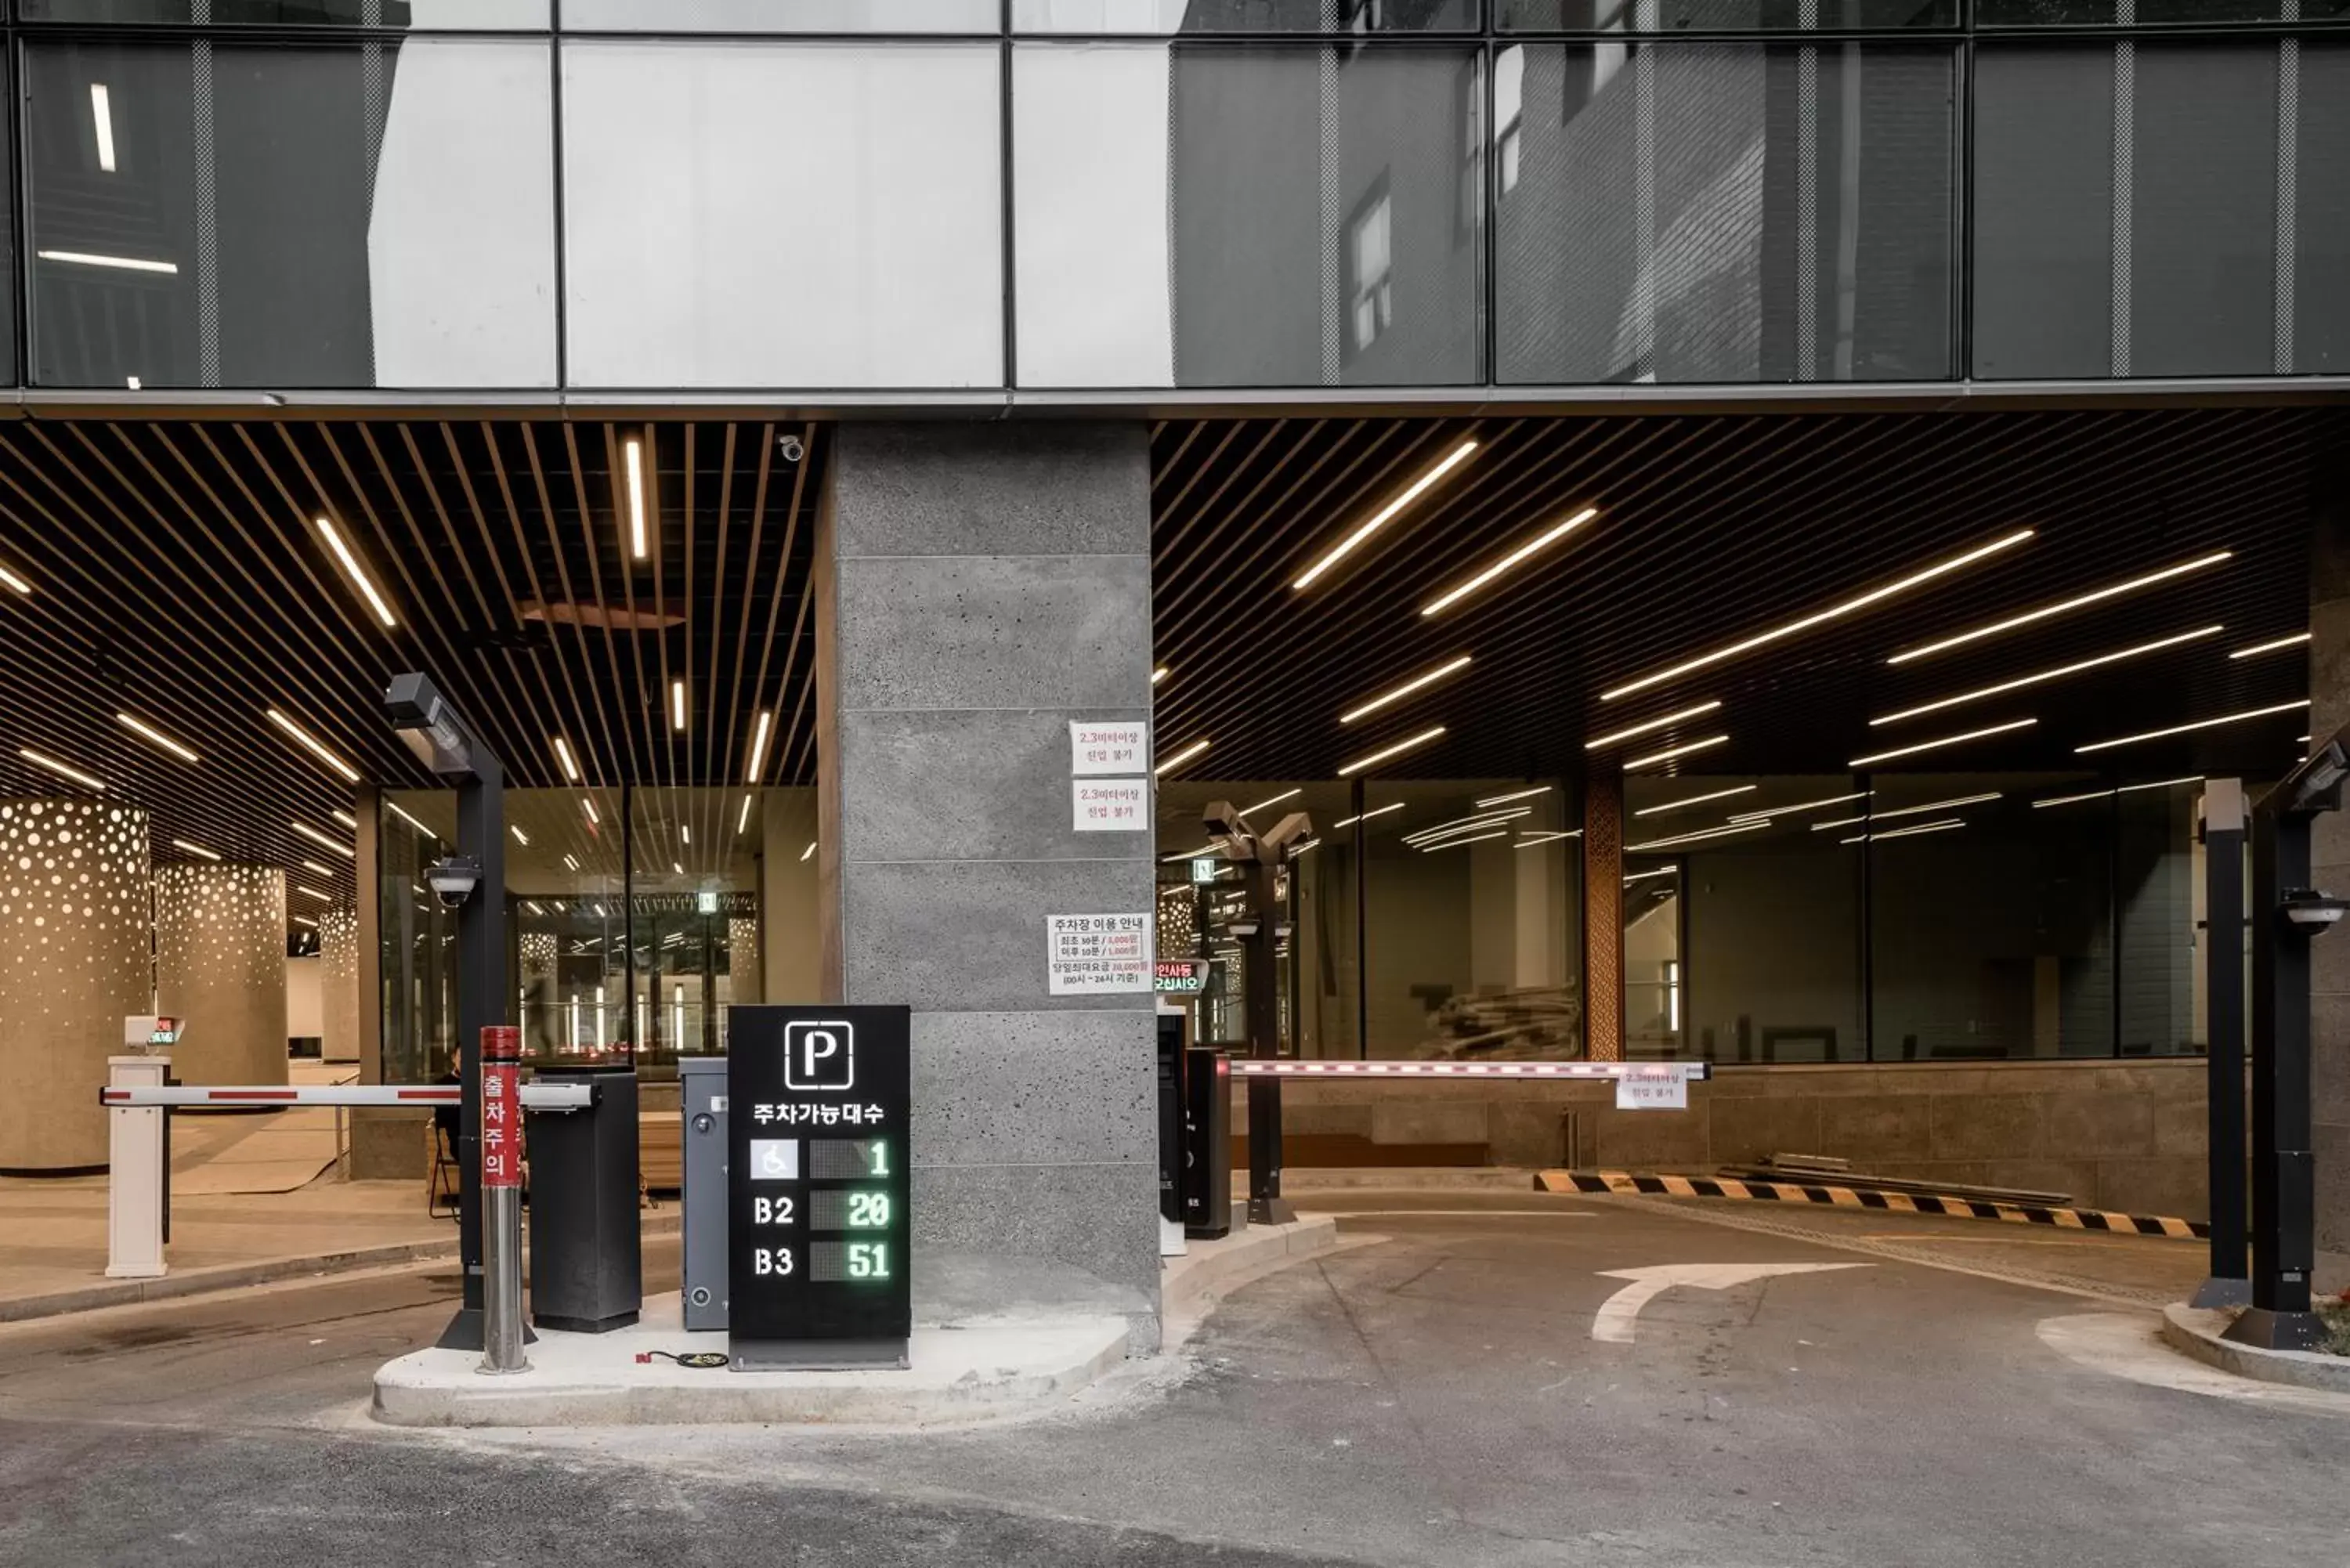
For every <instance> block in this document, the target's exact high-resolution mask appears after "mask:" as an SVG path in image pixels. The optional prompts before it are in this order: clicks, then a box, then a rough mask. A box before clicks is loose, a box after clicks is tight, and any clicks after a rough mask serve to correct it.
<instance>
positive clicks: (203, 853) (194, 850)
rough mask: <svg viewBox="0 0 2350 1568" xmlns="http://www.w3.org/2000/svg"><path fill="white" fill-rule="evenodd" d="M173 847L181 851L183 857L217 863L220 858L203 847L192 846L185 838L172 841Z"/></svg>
mask: <svg viewBox="0 0 2350 1568" xmlns="http://www.w3.org/2000/svg"><path fill="white" fill-rule="evenodd" d="M172 848H174V849H177V850H179V851H180V852H181V853H182V854H183V855H192V856H194V857H196V858H197V859H199V860H214V861H216V860H218V859H219V858H220V857H219V856H217V855H215V854H213V852H212V851H211V850H209V849H207V848H205V847H204V846H203V845H201V844H191V843H189V842H188V841H187V840H186V839H184V838H174V839H173V840H172Z"/></svg>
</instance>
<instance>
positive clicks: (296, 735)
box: [262, 708, 359, 784]
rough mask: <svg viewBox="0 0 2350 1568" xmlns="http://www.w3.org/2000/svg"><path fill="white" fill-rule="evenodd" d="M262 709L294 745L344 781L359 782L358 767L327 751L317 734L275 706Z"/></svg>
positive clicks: (349, 782) (325, 745) (347, 782)
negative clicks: (324, 764) (323, 764)
mask: <svg viewBox="0 0 2350 1568" xmlns="http://www.w3.org/2000/svg"><path fill="white" fill-rule="evenodd" d="M262 711H263V712H264V713H266V714H267V715H268V716H269V722H271V723H273V724H275V725H276V726H277V727H278V729H280V730H281V731H283V732H285V733H286V736H287V737H288V738H290V739H291V740H292V741H293V742H294V743H295V744H296V745H298V746H300V747H301V748H302V749H303V750H304V751H306V752H307V753H310V754H311V755H312V756H314V757H316V758H317V759H318V760H319V761H320V762H322V763H326V764H327V766H328V768H330V769H332V770H333V771H334V772H335V773H336V774H339V775H340V776H341V778H342V779H343V782H344V783H346V784H357V783H359V769H357V768H355V767H353V766H351V764H350V763H347V762H345V761H343V759H342V758H340V757H338V756H337V755H336V754H335V753H332V752H330V751H328V749H327V743H326V742H324V741H321V740H320V739H318V737H317V736H316V735H314V734H312V733H310V732H309V731H307V730H306V729H304V728H303V727H302V726H301V725H299V724H297V723H296V722H294V721H293V720H291V719H289V718H287V717H286V715H285V714H284V713H282V712H280V711H278V710H276V709H275V708H265V709H263V710H262Z"/></svg>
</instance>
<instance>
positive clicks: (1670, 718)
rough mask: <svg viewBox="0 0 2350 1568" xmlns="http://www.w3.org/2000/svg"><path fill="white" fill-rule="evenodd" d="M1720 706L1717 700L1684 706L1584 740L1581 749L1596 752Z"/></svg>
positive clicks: (1709, 711)
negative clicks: (1627, 727) (1644, 721)
mask: <svg viewBox="0 0 2350 1568" xmlns="http://www.w3.org/2000/svg"><path fill="white" fill-rule="evenodd" d="M1719 707H1721V703H1719V702H1700V703H1699V704H1698V705H1697V706H1696V707H1694V708H1684V709H1682V710H1681V711H1679V712H1678V713H1668V714H1666V715H1665V716H1664V717H1663V718H1661V719H1651V720H1649V721H1648V722H1647V723H1645V724H1635V725H1633V726H1632V727H1631V728H1630V729H1628V730H1616V731H1612V732H1609V733H1607V734H1605V735H1601V736H1598V737H1597V738H1596V739H1594V740H1588V741H1586V742H1583V749H1584V750H1585V751H1586V752H1596V751H1599V750H1601V749H1603V748H1605V747H1607V746H1612V745H1615V744H1616V743H1617V742H1619V741H1628V740H1630V739H1632V738H1633V737H1634V736H1636V735H1645V734H1648V732H1651V731H1654V730H1662V729H1667V728H1669V727H1670V726H1672V725H1674V724H1678V723H1679V722H1682V721H1683V720H1685V719H1694V718H1696V717H1697V716H1698V715H1699V714H1700V713H1711V712H1712V711H1714V710H1715V709H1716V708H1719Z"/></svg>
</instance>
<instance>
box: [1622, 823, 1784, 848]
mask: <svg viewBox="0 0 2350 1568" xmlns="http://www.w3.org/2000/svg"><path fill="white" fill-rule="evenodd" d="M1768 826H1771V820H1770V818H1768V817H1765V818H1763V820H1762V821H1760V822H1735V823H1732V824H1731V825H1730V826H1728V827H1708V828H1704V829H1701V830H1700V831H1699V832H1696V833H1682V834H1677V835H1675V836H1673V837H1670V838H1652V839H1650V840H1648V842H1647V843H1646V844H1627V845H1626V846H1624V853H1625V854H1627V855H1647V854H1650V853H1653V852H1654V851H1656V850H1659V849H1670V848H1671V847H1673V846H1675V845H1677V844H1702V843H1704V842H1705V841H1706V840H1707V839H1709V838H1728V837H1729V836H1731V835H1732V834H1737V833H1752V832H1753V831H1754V830H1755V829H1756V828H1759V827H1768Z"/></svg>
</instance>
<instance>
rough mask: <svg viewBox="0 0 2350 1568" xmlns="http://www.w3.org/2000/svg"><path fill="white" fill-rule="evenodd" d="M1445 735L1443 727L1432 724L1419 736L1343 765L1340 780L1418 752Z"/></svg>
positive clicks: (1339, 773)
mask: <svg viewBox="0 0 2350 1568" xmlns="http://www.w3.org/2000/svg"><path fill="white" fill-rule="evenodd" d="M1443 733H1444V726H1443V725H1441V724H1431V725H1430V726H1429V727H1428V728H1427V729H1425V730H1422V731H1421V732H1419V734H1417V735H1413V736H1410V737H1409V738H1408V739H1405V740H1401V741H1398V742H1396V743H1395V744H1394V745H1392V746H1385V747H1382V748H1381V749H1379V750H1378V751H1376V752H1373V753H1370V755H1368V756H1365V757H1357V758H1356V759H1355V760H1354V761H1353V762H1351V763H1345V764H1343V765H1342V766H1341V767H1340V768H1339V769H1338V776H1339V777H1340V778H1345V777H1346V776H1347V774H1358V773H1361V772H1362V771H1363V770H1364V769H1366V768H1370V767H1376V766H1378V764H1379V763H1384V762H1387V761H1388V760H1389V759H1390V758H1394V757H1399V756H1401V755H1403V754H1404V753H1406V752H1412V751H1418V750H1419V748H1420V747H1422V746H1424V745H1426V744H1428V742H1430V741H1433V740H1435V739H1437V738H1438V737H1439V736H1440V735H1442V734H1443Z"/></svg>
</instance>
